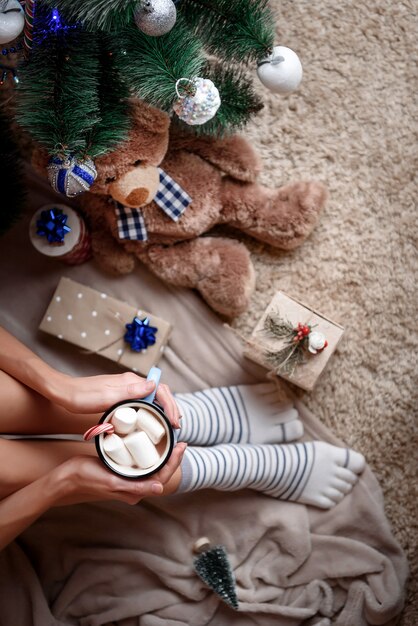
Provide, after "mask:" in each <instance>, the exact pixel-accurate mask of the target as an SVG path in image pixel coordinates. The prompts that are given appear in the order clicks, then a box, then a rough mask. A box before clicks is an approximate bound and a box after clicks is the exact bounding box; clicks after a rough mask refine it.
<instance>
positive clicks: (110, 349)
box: [39, 277, 171, 376]
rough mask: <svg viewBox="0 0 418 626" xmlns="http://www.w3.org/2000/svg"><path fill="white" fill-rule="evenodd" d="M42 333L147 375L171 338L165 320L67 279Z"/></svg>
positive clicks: (46, 319) (57, 295) (52, 302)
mask: <svg viewBox="0 0 418 626" xmlns="http://www.w3.org/2000/svg"><path fill="white" fill-rule="evenodd" d="M39 328H40V330H42V331H44V332H46V333H48V334H50V335H54V336H55V337H57V339H59V340H64V341H68V342H70V343H73V344H75V345H76V346H79V347H80V348H83V349H84V350H87V351H89V352H92V353H95V354H100V355H102V356H104V357H106V358H107V359H111V360H112V361H115V362H116V363H119V364H120V365H122V366H123V367H126V368H128V369H131V370H133V371H134V372H137V373H138V374H142V375H145V376H146V375H147V373H148V371H149V369H150V368H151V367H152V366H153V365H156V363H157V362H158V360H159V359H160V357H161V355H162V353H163V351H164V348H165V345H166V344H167V341H168V339H169V336H170V333H171V325H170V324H169V323H168V322H166V321H165V320H163V319H161V318H159V317H156V316H155V315H152V314H151V313H148V312H147V311H142V310H139V309H137V308H135V307H133V306H131V305H130V304H127V303H126V302H121V301H120V300H117V299H116V298H113V297H112V296H111V295H109V294H107V293H101V292H99V291H96V290H95V289H92V288H91V287H87V286H86V285H82V284H80V283H78V282H75V281H73V280H71V279H69V278H65V277H63V278H61V279H60V282H59V284H58V287H57V289H56V291H55V294H54V296H53V298H52V300H51V302H50V304H49V306H48V309H47V311H46V313H45V315H44V317H43V319H42V322H41V324H40V326H39Z"/></svg>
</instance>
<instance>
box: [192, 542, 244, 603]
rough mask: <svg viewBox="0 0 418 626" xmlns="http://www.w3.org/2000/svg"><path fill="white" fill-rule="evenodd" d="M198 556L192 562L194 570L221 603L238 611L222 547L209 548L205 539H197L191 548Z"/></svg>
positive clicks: (233, 584) (233, 582)
mask: <svg viewBox="0 0 418 626" xmlns="http://www.w3.org/2000/svg"><path fill="white" fill-rule="evenodd" d="M193 548H194V551H195V552H198V553H199V556H198V557H196V558H195V560H194V568H195V571H196V573H197V575H198V576H199V578H201V579H202V580H203V582H204V583H205V584H206V585H207V586H208V587H210V588H211V589H212V590H213V591H214V592H215V593H216V595H218V596H219V597H220V598H221V600H223V602H226V604H228V605H229V606H230V607H232V608H233V609H238V599H237V594H236V591H235V577H234V574H233V572H232V569H231V564H230V562H229V559H228V555H227V553H226V550H225V548H224V547H223V546H214V547H213V548H211V547H210V541H209V539H207V537H202V538H201V539H198V540H197V541H196V543H195V544H194V546H193Z"/></svg>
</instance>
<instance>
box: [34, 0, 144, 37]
mask: <svg viewBox="0 0 418 626" xmlns="http://www.w3.org/2000/svg"><path fill="white" fill-rule="evenodd" d="M42 3H43V4H44V5H45V6H48V7H50V8H51V9H55V8H56V9H58V10H59V11H62V14H63V15H64V16H65V18H66V19H67V20H68V21H70V22H82V23H83V26H84V28H85V29H86V30H89V31H95V30H104V31H107V32H115V31H118V30H120V29H121V28H123V27H124V26H126V25H127V24H129V22H130V21H131V20H132V18H133V14H134V11H135V8H136V7H137V5H138V0H42Z"/></svg>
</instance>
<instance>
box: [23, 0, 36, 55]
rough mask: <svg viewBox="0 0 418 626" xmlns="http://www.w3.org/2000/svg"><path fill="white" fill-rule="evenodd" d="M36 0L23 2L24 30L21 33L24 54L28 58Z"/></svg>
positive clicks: (30, 48) (31, 41)
mask: <svg viewBox="0 0 418 626" xmlns="http://www.w3.org/2000/svg"><path fill="white" fill-rule="evenodd" d="M35 3H36V0H26V1H25V28H24V31H23V35H24V36H23V44H24V46H25V54H26V56H29V54H30V51H31V50H32V43H33V21H34V17H35Z"/></svg>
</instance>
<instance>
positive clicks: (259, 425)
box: [175, 383, 303, 446]
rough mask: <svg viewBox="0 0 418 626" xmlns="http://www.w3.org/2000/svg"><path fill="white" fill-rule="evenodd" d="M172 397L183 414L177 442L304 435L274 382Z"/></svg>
mask: <svg viewBox="0 0 418 626" xmlns="http://www.w3.org/2000/svg"><path fill="white" fill-rule="evenodd" d="M175 398H176V402H177V404H178V405H179V407H180V412H181V413H182V415H183V418H182V421H181V431H180V433H179V441H185V442H187V443H189V444H192V445H201V446H212V445H214V444H217V443H249V442H251V443H282V442H287V441H294V440H295V439H299V438H300V437H301V436H302V435H303V425H302V422H301V421H300V420H299V419H298V412H297V410H296V409H295V408H293V406H292V404H291V403H290V402H289V401H283V397H282V395H281V394H280V392H279V390H278V389H277V386H276V385H275V384H274V383H262V384H260V385H240V386H237V387H214V388H211V389H204V390H203V391H197V392H195V393H182V394H176V396H175Z"/></svg>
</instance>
